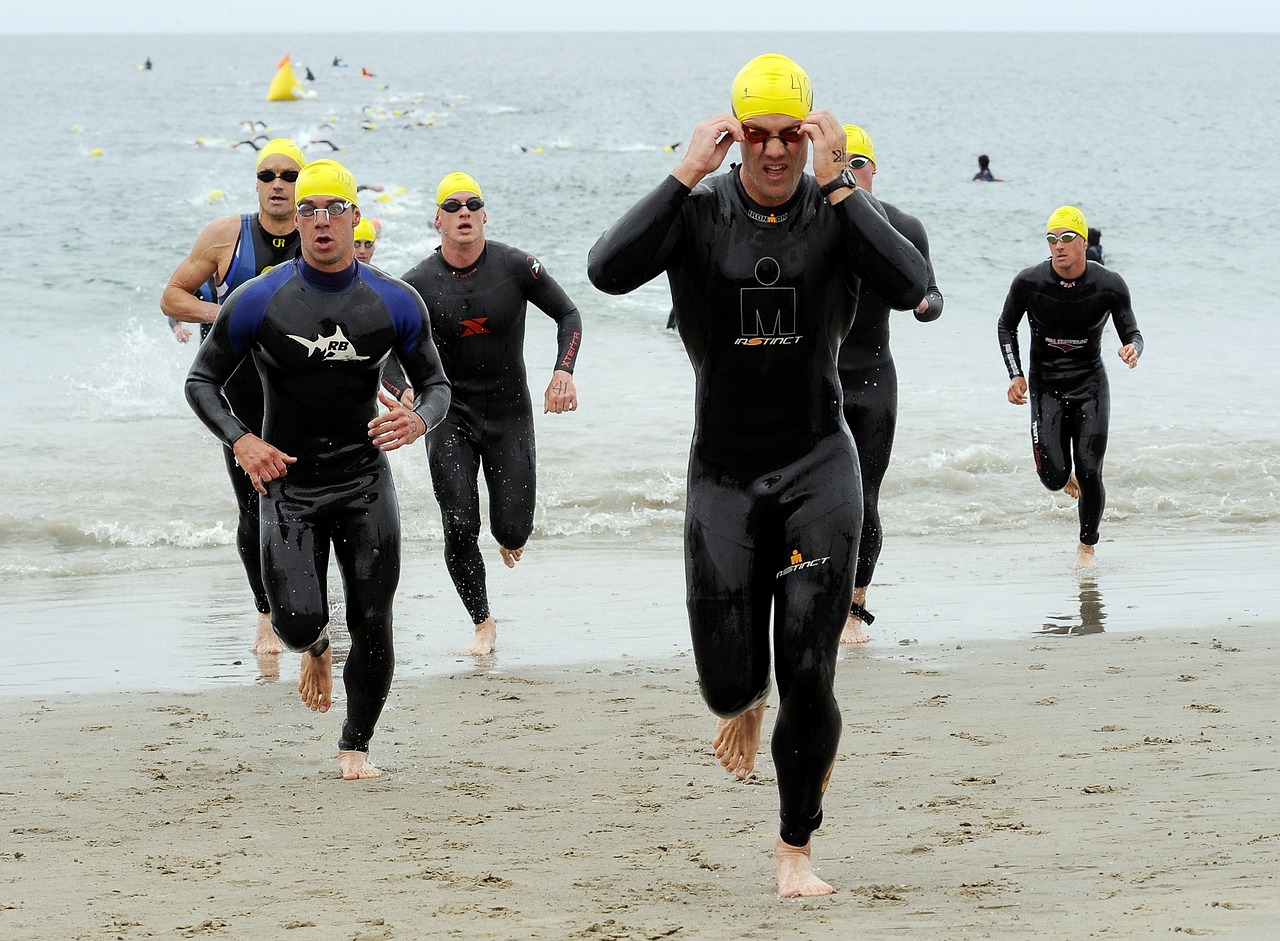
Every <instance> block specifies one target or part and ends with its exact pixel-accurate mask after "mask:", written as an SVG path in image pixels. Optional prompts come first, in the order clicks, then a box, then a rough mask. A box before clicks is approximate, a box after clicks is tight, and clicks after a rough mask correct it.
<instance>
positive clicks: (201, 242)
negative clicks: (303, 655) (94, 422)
mask: <svg viewBox="0 0 1280 941" xmlns="http://www.w3.org/2000/svg"><path fill="white" fill-rule="evenodd" d="M305 162H306V158H305V157H304V156H303V155H302V150H301V148H299V147H298V145H297V144H295V143H294V142H293V141H291V140H288V139H286V138H277V139H276V140H273V141H270V142H269V143H268V144H267V145H266V146H265V147H263V148H262V150H260V151H259V152H258V163H257V167H258V172H257V179H258V184H257V185H258V211H257V212H254V213H244V214H243V215H239V216H226V217H224V218H221V219H215V220H214V221H213V222H210V223H209V224H208V225H207V226H205V228H204V231H202V232H201V233H200V235H199V236H198V237H197V238H196V241H195V244H194V245H193V246H192V247H191V252H190V253H189V254H188V255H187V257H186V258H184V259H183V260H182V262H181V263H180V264H179V265H178V267H177V268H176V269H175V270H174V272H173V274H172V275H170V276H169V283H168V284H166V285H165V288H164V293H163V294H161V296H160V309H161V310H162V311H163V312H164V313H165V315H166V316H168V317H171V318H173V319H174V320H177V321H181V322H183V323H198V324H200V337H201V339H202V340H203V339H204V338H206V337H208V335H209V330H210V328H211V326H212V324H213V322H214V320H215V319H216V318H217V316H218V308H219V305H221V304H222V303H223V302H224V301H225V300H226V299H227V297H228V295H230V294H231V292H232V291H233V290H235V289H236V288H237V287H239V286H240V285H241V284H244V283H245V282H246V281H248V280H250V279H251V278H255V277H257V276H258V275H260V274H262V273H263V272H264V271H266V270H268V269H269V268H273V267H275V266H276V265H279V264H282V263H283V262H286V261H289V260H291V259H293V258H295V257H296V256H297V254H298V250H299V236H298V227H297V225H296V221H295V210H294V199H293V195H294V184H295V182H296V181H297V179H298V173H299V172H300V171H301V170H302V165H303V164H304V163H305ZM223 392H224V393H225V394H226V397H227V401H228V402H229V403H230V404H231V407H232V408H233V409H234V410H235V413H236V415H238V416H239V417H240V420H241V421H243V422H244V423H245V425H246V426H248V427H249V428H255V429H257V430H258V431H261V430H262V384H261V383H260V382H259V380H258V375H257V373H256V372H254V370H253V367H252V366H251V365H250V366H247V367H246V368H244V369H240V370H237V371H236V372H235V373H234V375H231V376H230V377H228V379H227V384H226V388H225V389H224V390H223ZM222 451H223V461H224V463H225V464H226V467H227V476H228V477H229V478H230V479H231V489H232V491H233V492H234V494H235V499H236V511H237V512H236V515H237V522H236V549H237V550H238V551H239V554H240V561H241V564H243V566H244V571H245V576H246V578H248V580H249V588H250V590H251V591H252V592H253V600H254V605H255V606H256V607H257V609H258V628H257V635H256V636H255V638H254V642H253V652H254V653H255V654H258V655H260V656H273V655H276V654H279V653H280V652H281V651H282V650H283V649H284V648H283V647H282V646H281V645H280V639H279V638H278V637H276V635H275V633H274V632H273V631H272V630H271V615H270V606H269V603H268V600H267V590H266V587H265V586H264V584H263V581H262V566H261V563H260V559H259V541H258V494H257V492H256V491H255V490H254V488H253V485H252V483H251V482H250V480H249V477H248V475H247V474H246V473H245V471H244V470H243V469H242V468H241V467H240V466H239V465H238V464H237V463H236V458H235V454H234V453H233V452H232V450H231V448H229V447H223V449H222Z"/></svg>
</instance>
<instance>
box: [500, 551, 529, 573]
mask: <svg viewBox="0 0 1280 941" xmlns="http://www.w3.org/2000/svg"><path fill="white" fill-rule="evenodd" d="M498 551H499V552H500V553H502V561H503V562H504V563H506V566H507V568H509V569H513V568H515V567H516V563H517V562H519V561H520V556H522V555H524V547H521V548H519V549H508V548H507V547H506V546H498Z"/></svg>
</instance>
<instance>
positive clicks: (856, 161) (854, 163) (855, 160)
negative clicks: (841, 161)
mask: <svg viewBox="0 0 1280 941" xmlns="http://www.w3.org/2000/svg"><path fill="white" fill-rule="evenodd" d="M870 162H871V158H870V157H864V156H862V154H858V155H857V156H856V157H850V158H849V166H851V167H852V168H853V169H855V170H861V169H862V168H863V167H865V166H866V165H867V164H869V163H870Z"/></svg>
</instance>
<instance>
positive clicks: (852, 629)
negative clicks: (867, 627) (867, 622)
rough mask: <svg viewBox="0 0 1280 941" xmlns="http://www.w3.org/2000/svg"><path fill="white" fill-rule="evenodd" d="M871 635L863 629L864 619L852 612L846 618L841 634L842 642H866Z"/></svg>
mask: <svg viewBox="0 0 1280 941" xmlns="http://www.w3.org/2000/svg"><path fill="white" fill-rule="evenodd" d="M870 639H871V635H870V634H868V633H867V632H866V631H864V630H863V629H862V621H861V619H859V618H855V617H854V616H853V615H852V614H851V615H849V616H848V617H846V618H845V619H844V630H843V631H842V632H841V634H840V643H842V644H865V643H866V642H867V641H869V640H870Z"/></svg>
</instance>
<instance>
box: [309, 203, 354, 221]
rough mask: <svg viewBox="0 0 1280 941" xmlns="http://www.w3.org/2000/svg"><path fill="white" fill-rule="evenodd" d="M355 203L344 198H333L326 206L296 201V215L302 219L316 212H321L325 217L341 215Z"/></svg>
mask: <svg viewBox="0 0 1280 941" xmlns="http://www.w3.org/2000/svg"><path fill="white" fill-rule="evenodd" d="M354 205H355V203H352V202H348V201H347V200H345V199H335V200H334V201H333V202H331V203H330V204H329V205H327V206H313V205H312V204H311V203H298V215H300V216H302V218H304V219H310V218H311V217H312V216H314V215H315V214H316V213H317V212H323V213H324V214H325V217H326V218H330V217H332V216H341V215H343V214H344V213H346V211H347V210H348V209H350V208H351V207H352V206H354Z"/></svg>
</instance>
